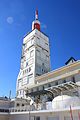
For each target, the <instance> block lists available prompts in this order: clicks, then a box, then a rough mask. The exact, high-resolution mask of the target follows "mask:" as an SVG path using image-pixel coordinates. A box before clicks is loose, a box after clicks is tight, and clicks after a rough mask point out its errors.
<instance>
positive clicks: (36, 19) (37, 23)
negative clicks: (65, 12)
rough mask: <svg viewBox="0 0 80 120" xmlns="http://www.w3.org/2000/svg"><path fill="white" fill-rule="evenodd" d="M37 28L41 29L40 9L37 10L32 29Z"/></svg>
mask: <svg viewBox="0 0 80 120" xmlns="http://www.w3.org/2000/svg"><path fill="white" fill-rule="evenodd" d="M34 29H37V30H39V31H40V22H39V20H38V10H36V12H35V20H34V21H33V22H32V30H34Z"/></svg>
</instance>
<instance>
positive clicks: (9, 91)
mask: <svg viewBox="0 0 80 120" xmlns="http://www.w3.org/2000/svg"><path fill="white" fill-rule="evenodd" d="M9 99H11V90H10V91H9Z"/></svg>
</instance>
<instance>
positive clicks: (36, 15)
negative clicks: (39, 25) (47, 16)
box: [35, 9, 38, 20]
mask: <svg viewBox="0 0 80 120" xmlns="http://www.w3.org/2000/svg"><path fill="white" fill-rule="evenodd" d="M35 19H36V20H38V9H36V13H35Z"/></svg>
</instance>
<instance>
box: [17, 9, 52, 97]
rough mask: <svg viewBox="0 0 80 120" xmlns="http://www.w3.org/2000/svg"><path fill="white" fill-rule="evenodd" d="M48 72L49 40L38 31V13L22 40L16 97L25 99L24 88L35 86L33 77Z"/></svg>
mask: <svg viewBox="0 0 80 120" xmlns="http://www.w3.org/2000/svg"><path fill="white" fill-rule="evenodd" d="M49 71H50V49H49V38H48V36H47V35H45V34H44V33H42V32H41V31H40V22H39V20H38V11H36V15H35V20H34V21H33V23H32V31H31V32H30V33H28V34H27V35H26V36H25V37H24V39H23V46H22V56H21V67H20V71H19V75H18V78H17V86H16V89H17V90H16V91H17V97H25V91H24V88H25V87H27V86H31V85H33V84H35V77H37V76H40V75H42V74H44V73H47V72H49Z"/></svg>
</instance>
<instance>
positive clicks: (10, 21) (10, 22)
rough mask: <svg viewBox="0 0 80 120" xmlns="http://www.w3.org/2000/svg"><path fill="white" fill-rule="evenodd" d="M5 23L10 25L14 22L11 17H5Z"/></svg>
mask: <svg viewBox="0 0 80 120" xmlns="http://www.w3.org/2000/svg"><path fill="white" fill-rule="evenodd" d="M7 22H8V23H9V24H12V23H13V22H14V19H13V17H11V16H9V17H7Z"/></svg>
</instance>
